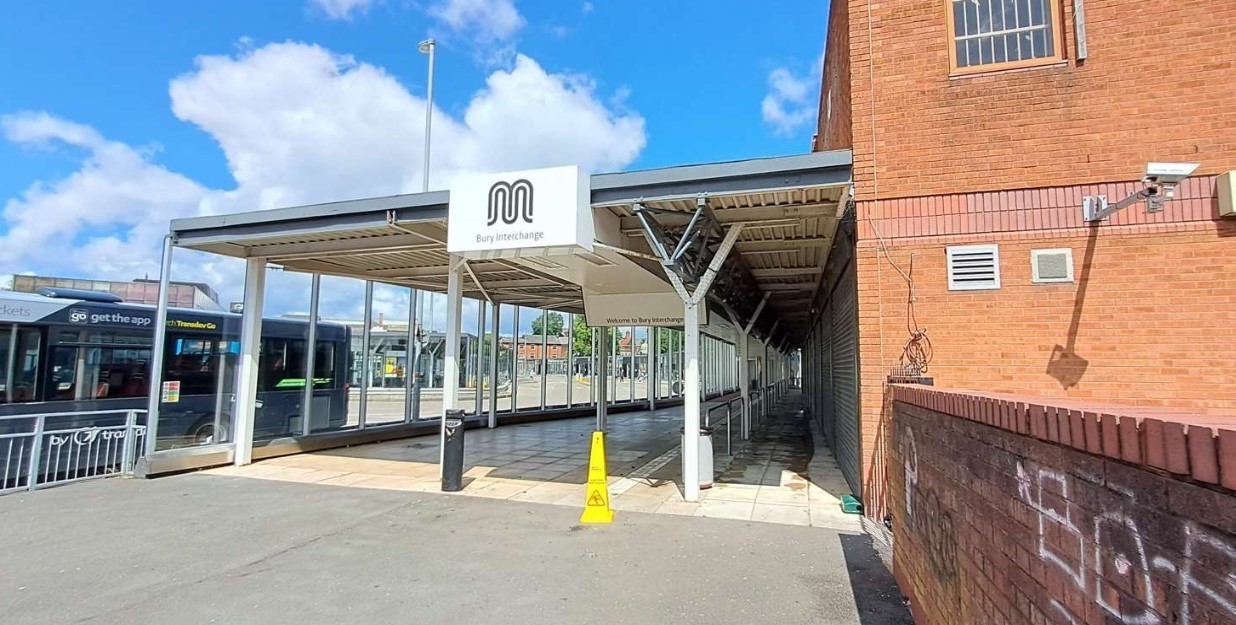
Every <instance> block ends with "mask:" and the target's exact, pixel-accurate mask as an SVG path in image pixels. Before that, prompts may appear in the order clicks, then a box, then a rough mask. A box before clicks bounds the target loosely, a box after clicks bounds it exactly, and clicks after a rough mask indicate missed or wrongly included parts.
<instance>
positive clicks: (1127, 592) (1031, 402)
mask: <svg viewBox="0 0 1236 625" xmlns="http://www.w3.org/2000/svg"><path fill="white" fill-rule="evenodd" d="M892 399H893V410H892V430H893V441H892V445H891V447H892V449H891V450H890V451H891V461H890V466H889V471H888V491H889V493H888V502H889V505H890V511H891V514H892V522H893V536H894V542H893V568H894V574H895V575H896V577H897V579H898V582H899V583H900V584H901V587H902V591H903V592H905V593H906V595H907V596H909V597H910V599H911V602H912V603H911V606H912V609H913V611H914V615H915V619H916V621H917V622H918V623H919V625H944V624H948V625H953V624H961V623H975V624H983V625H988V624H990V623H1072V624H1077V623H1086V624H1103V623H1138V624H1142V625H1155V624H1160V623H1162V624H1168V623H1173V624H1180V625H1200V624H1207V625H1209V624H1218V623H1234V622H1236V490H1233V489H1234V488H1236V429H1233V430H1225V429H1222V426H1220V425H1219V424H1220V423H1221V422H1220V421H1217V420H1210V418H1208V417H1206V416H1204V415H1185V414H1165V413H1163V412H1162V411H1156V412H1153V413H1151V412H1145V411H1144V412H1137V411H1136V410H1137V409H1132V411H1130V410H1126V409H1120V408H1112V407H1108V408H1103V407H1100V406H1097V405H1093V404H1090V405H1066V404H1060V403H1052V404H1045V403H1043V401H1044V400H1042V399H1035V398H1019V397H1013V396H1001V395H989V394H979V393H971V392H958V391H951V392H950V391H942V390H938V389H933V388H930V387H921V386H895V387H894V388H893V390H892ZM1228 427H1230V426H1228Z"/></svg>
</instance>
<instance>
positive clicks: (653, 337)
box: [646, 326, 661, 410]
mask: <svg viewBox="0 0 1236 625" xmlns="http://www.w3.org/2000/svg"><path fill="white" fill-rule="evenodd" d="M660 338H661V328H658V327H656V326H652V327H650V328H648V370H647V371H646V373H647V374H648V409H649V410H656V409H657V394H658V393H660V392H661V382H660V381H658V380H657V374H658V372H657V368H658V367H657V361H658V360H660V359H659V358H658V356H660V352H659V351H658V350H659V348H660V346H661V342H660V341H659V339H660Z"/></svg>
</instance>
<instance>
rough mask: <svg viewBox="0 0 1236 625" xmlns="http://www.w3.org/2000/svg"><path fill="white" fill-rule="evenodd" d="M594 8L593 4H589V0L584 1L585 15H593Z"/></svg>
mask: <svg viewBox="0 0 1236 625" xmlns="http://www.w3.org/2000/svg"><path fill="white" fill-rule="evenodd" d="M594 8H595V7H593V6H592V3H591V2H588V0H584V6H583V9H582V10H583V12H584V13H591V12H592V11H593V9H594Z"/></svg>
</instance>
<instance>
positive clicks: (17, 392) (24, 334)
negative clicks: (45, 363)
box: [12, 328, 42, 403]
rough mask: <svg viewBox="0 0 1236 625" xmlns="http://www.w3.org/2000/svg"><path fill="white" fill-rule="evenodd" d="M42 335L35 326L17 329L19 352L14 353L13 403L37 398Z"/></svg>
mask: <svg viewBox="0 0 1236 625" xmlns="http://www.w3.org/2000/svg"><path fill="white" fill-rule="evenodd" d="M41 342H42V341H41V336H40V334H39V331H38V330H37V329H35V328H19V329H18V330H17V353H15V354H13V394H12V397H13V400H12V401H13V403H18V402H30V401H34V400H35V399H36V393H35V392H34V391H35V389H36V388H38V383H39V347H40V344H41Z"/></svg>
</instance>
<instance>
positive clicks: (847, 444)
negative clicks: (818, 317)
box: [830, 264, 862, 497]
mask: <svg viewBox="0 0 1236 625" xmlns="http://www.w3.org/2000/svg"><path fill="white" fill-rule="evenodd" d="M855 291H856V285H855V277H854V265H853V264H851V265H850V267H849V268H848V269H847V270H846V272H845V274H844V275H842V276H841V278H840V280H838V283H837V288H836V290H834V291H833V297H832V301H831V302H830V306H831V307H832V378H833V384H832V386H833V401H832V404H833V406H832V408H833V410H832V413H833V436H834V439H835V442H834V444H833V452H834V453H835V454H836V455H837V464H838V465H839V466H840V467H841V472H842V474H844V475H845V479H846V481H847V482H849V484H850V489H851V490H852V491H853V492H854V495H855V496H857V497H861V496H862V461H861V458H862V455H861V451H860V450H861V441H862V437H861V435H860V430H859V419H858V354H857V346H858V308H857V294H856V292H855Z"/></svg>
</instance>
